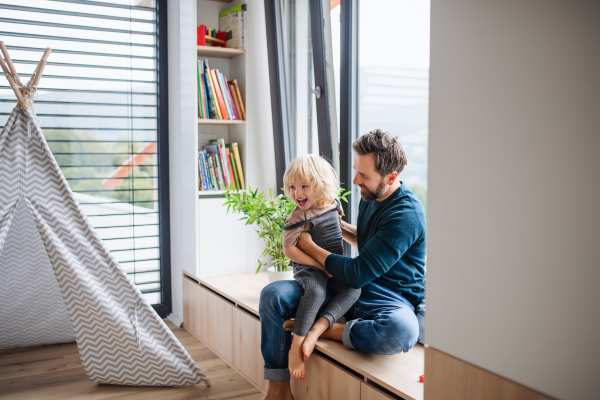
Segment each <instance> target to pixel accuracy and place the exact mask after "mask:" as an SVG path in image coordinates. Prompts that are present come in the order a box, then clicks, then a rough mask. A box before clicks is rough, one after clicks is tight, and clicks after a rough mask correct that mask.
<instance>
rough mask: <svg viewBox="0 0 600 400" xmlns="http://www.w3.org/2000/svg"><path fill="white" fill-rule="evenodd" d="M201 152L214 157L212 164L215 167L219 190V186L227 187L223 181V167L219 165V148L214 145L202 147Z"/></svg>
mask: <svg viewBox="0 0 600 400" xmlns="http://www.w3.org/2000/svg"><path fill="white" fill-rule="evenodd" d="M202 149H203V150H206V153H207V154H210V155H212V156H213V157H214V159H213V164H216V165H215V169H216V171H217V181H218V182H219V183H220V184H219V185H218V187H219V189H221V185H223V186H225V187H227V183H226V181H225V173H224V171H223V167H222V165H221V161H220V160H221V154H220V150H219V146H218V145H215V144H212V143H211V144H209V145H208V146H204V147H202Z"/></svg>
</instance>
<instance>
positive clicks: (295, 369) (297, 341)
mask: <svg viewBox="0 0 600 400" xmlns="http://www.w3.org/2000/svg"><path fill="white" fill-rule="evenodd" d="M304 340H305V338H304V337H302V336H296V335H294V339H293V340H292V347H291V348H290V352H289V353H288V359H289V360H288V367H289V369H290V374H291V375H292V376H293V377H294V378H296V379H304V378H305V377H306V372H305V371H306V370H305V369H304V359H303V358H302V343H304Z"/></svg>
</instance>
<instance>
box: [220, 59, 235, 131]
mask: <svg viewBox="0 0 600 400" xmlns="http://www.w3.org/2000/svg"><path fill="white" fill-rule="evenodd" d="M217 78H218V79H219V85H220V86H221V92H222V93H223V99H224V100H225V106H226V107H227V113H228V114H229V119H237V118H236V117H235V113H234V111H233V107H232V104H231V99H230V98H229V91H228V90H227V85H226V82H225V80H224V79H223V74H222V73H221V72H220V71H219V70H217Z"/></svg>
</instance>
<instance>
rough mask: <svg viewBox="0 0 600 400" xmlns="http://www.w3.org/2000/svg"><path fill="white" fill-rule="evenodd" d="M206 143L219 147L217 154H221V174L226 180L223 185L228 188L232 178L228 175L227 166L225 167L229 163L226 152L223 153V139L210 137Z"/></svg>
mask: <svg viewBox="0 0 600 400" xmlns="http://www.w3.org/2000/svg"><path fill="white" fill-rule="evenodd" d="M208 143H209V144H212V145H215V146H217V147H218V148H219V154H220V156H221V158H220V159H219V161H220V162H221V168H222V169H223V176H224V178H225V182H226V184H225V186H226V187H227V188H228V189H229V186H230V185H231V180H232V178H231V176H230V175H229V168H227V165H228V164H229V163H228V162H227V154H226V153H225V139H212V140H209V141H208Z"/></svg>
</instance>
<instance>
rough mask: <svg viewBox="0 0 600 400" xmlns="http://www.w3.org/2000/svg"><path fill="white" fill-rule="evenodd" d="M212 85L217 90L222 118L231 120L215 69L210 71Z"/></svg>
mask: <svg viewBox="0 0 600 400" xmlns="http://www.w3.org/2000/svg"><path fill="white" fill-rule="evenodd" d="M210 74H211V78H212V83H213V86H214V89H215V93H216V97H217V101H218V103H219V111H220V112H221V117H222V118H223V119H229V114H228V113H227V107H226V106H225V100H224V99H223V95H222V92H221V87H220V85H219V79H217V70H215V69H213V70H211V71H210Z"/></svg>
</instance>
